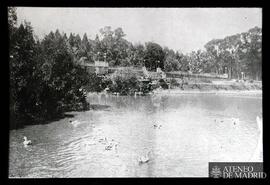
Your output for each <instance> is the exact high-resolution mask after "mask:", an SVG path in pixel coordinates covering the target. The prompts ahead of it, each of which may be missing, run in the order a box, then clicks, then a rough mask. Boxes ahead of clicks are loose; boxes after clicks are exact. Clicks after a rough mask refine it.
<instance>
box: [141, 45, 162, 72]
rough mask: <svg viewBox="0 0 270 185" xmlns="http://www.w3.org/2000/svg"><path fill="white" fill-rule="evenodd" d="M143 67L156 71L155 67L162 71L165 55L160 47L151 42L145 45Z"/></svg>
mask: <svg viewBox="0 0 270 185" xmlns="http://www.w3.org/2000/svg"><path fill="white" fill-rule="evenodd" d="M145 47H146V50H145V55H144V65H145V67H146V68H148V69H149V70H156V68H157V67H160V68H161V69H164V59H165V53H164V51H163V49H162V47H161V46H160V45H158V44H157V43H153V42H148V43H146V46H145Z"/></svg>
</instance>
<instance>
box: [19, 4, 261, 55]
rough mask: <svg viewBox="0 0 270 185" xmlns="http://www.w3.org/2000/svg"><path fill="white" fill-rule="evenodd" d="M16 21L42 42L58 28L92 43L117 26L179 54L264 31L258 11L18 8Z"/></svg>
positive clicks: (131, 35)
mask: <svg viewBox="0 0 270 185" xmlns="http://www.w3.org/2000/svg"><path fill="white" fill-rule="evenodd" d="M17 16H18V23H19V24H20V23H21V22H22V21H24V20H26V21H29V22H30V23H31V25H32V26H33V29H34V33H35V34H36V35H37V36H38V37H39V38H43V37H44V36H45V35H46V34H48V33H49V32H50V31H55V30H56V29H59V31H60V32H65V33H67V35H69V34H70V32H72V33H75V34H77V33H78V34H80V36H81V37H82V36H83V34H84V33H86V34H87V36H88V38H90V39H94V38H95V35H96V34H97V33H99V29H100V28H103V27H104V26H111V27H112V29H116V28H118V27H121V28H122V29H123V31H124V33H125V34H126V37H125V38H126V39H127V40H128V41H131V42H132V43H142V44H144V43H145V42H149V41H152V42H156V43H158V44H160V45H161V46H162V47H165V46H167V47H169V48H171V49H174V50H175V51H181V52H183V53H186V52H190V51H193V50H197V49H203V46H204V45H205V44H206V43H207V42H208V41H210V40H212V39H222V38H224V37H226V36H229V35H233V34H236V33H242V32H246V31H248V30H249V29H250V28H253V27H255V26H258V27H260V28H261V27H262V9H261V8H36V7H18V8H17Z"/></svg>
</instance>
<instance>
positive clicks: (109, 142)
mask: <svg viewBox="0 0 270 185" xmlns="http://www.w3.org/2000/svg"><path fill="white" fill-rule="evenodd" d="M231 120H232V123H233V124H234V125H237V124H239V122H240V120H239V118H232V119H231ZM215 121H216V120H215ZM256 122H257V127H258V129H259V138H258V144H257V147H256V150H255V151H254V154H253V156H256V157H257V156H259V155H260V154H261V153H262V119H261V118H260V117H259V116H257V117H256ZM70 123H71V124H72V125H73V126H75V127H76V126H77V125H79V124H80V122H79V121H77V120H75V121H70ZM153 127H154V129H160V128H161V127H162V125H161V124H157V123H155V124H154V125H153ZM93 128H95V126H94V125H93ZM97 131H101V129H100V128H99V129H97ZM23 139H24V141H23V145H24V147H28V146H29V145H32V141H31V140H28V139H27V137H26V136H24V137H23ZM98 142H99V143H101V144H103V145H106V146H105V148H104V149H105V150H112V149H113V150H115V152H117V148H118V145H119V142H117V141H115V140H114V139H108V138H107V137H102V138H99V139H98ZM150 154H151V151H148V152H147V153H146V154H145V155H142V156H139V157H138V163H139V165H141V164H144V163H148V162H149V161H150ZM252 159H255V158H254V157H253V158H252ZM256 160H257V158H256Z"/></svg>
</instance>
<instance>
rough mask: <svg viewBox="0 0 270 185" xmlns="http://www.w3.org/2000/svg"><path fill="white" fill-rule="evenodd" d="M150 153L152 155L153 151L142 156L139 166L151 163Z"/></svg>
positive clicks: (139, 159)
mask: <svg viewBox="0 0 270 185" xmlns="http://www.w3.org/2000/svg"><path fill="white" fill-rule="evenodd" d="M150 153H151V151H149V152H148V153H147V154H146V155H144V156H140V157H139V158H138V162H139V164H144V163H148V162H149V161H150V156H149V155H150Z"/></svg>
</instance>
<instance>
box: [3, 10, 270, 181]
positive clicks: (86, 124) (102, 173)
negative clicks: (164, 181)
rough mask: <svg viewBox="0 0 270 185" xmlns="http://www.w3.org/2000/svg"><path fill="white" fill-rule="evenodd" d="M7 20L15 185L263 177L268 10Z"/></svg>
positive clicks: (41, 15) (28, 15)
mask: <svg viewBox="0 0 270 185" xmlns="http://www.w3.org/2000/svg"><path fill="white" fill-rule="evenodd" d="M7 14H8V15H7V18H8V20H7V23H8V41H9V46H8V47H9V48H8V50H9V53H8V57H9V59H8V60H9V61H8V62H9V113H10V114H9V148H8V158H9V159H8V178H9V179H11V178H12V179H14V178H92V177H191V178H194V177H206V178H265V177H266V174H265V172H263V169H261V167H260V165H262V164H263V162H264V160H263V157H264V155H263V118H262V117H263V111H262V110H263V108H262V8H255V7H250V8H229V7H226V8H225V7H224V8H195V7H193V8H192V7H190V8H153V7H147V8H143V7H136V8H112V7H107V8H105V7H104V8H103V7H26V6H9V7H7ZM220 163H224V164H220ZM253 163H254V165H252V164H253ZM228 166H229V167H228ZM231 166H234V167H235V166H237V167H235V168H231Z"/></svg>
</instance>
